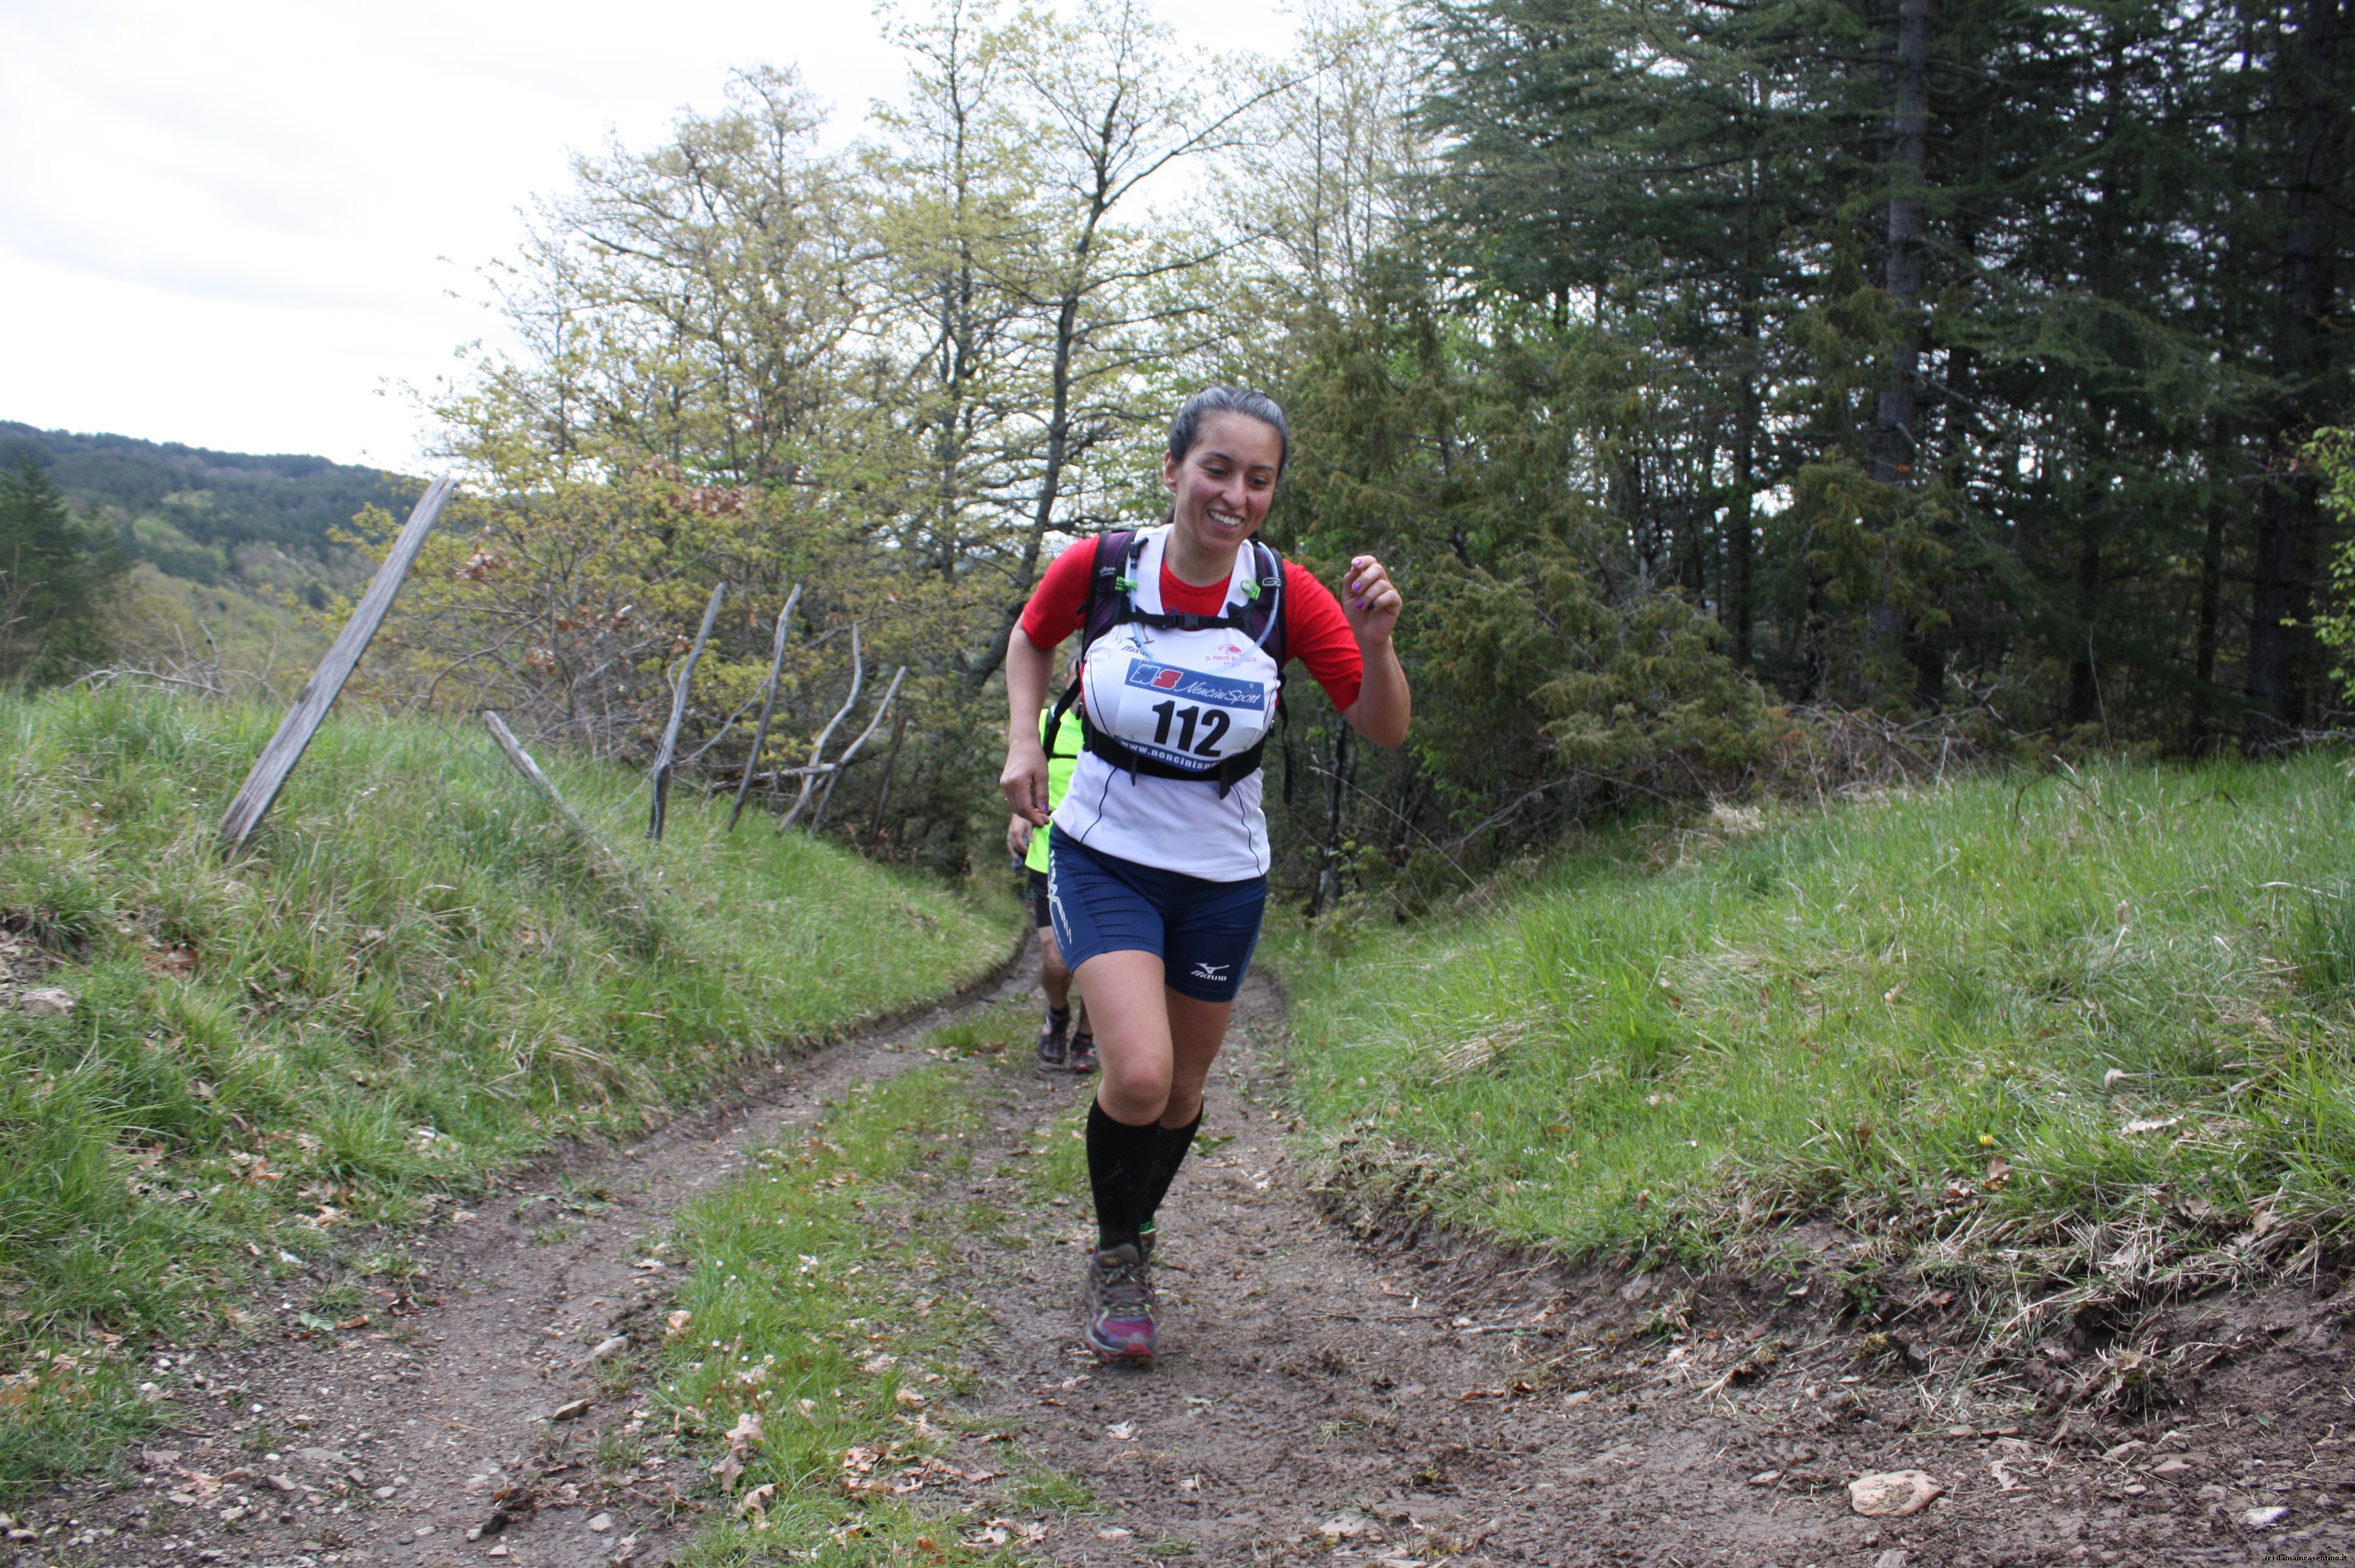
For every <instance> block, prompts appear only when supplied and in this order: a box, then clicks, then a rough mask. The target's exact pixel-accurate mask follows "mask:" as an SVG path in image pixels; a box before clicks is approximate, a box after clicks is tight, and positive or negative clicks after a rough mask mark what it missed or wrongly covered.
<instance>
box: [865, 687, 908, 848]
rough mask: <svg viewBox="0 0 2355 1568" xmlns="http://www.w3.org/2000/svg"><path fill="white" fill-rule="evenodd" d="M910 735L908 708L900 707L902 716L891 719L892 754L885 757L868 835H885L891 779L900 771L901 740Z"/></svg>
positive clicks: (877, 837) (877, 836) (876, 836)
mask: <svg viewBox="0 0 2355 1568" xmlns="http://www.w3.org/2000/svg"><path fill="white" fill-rule="evenodd" d="M907 736H908V710H907V709H904V708H902V709H900V717H898V718H897V719H894V720H891V754H890V756H887V757H885V758H884V759H883V787H882V788H881V789H879V790H878V791H877V792H876V795H875V820H874V821H873V822H870V823H868V825H867V837H868V838H869V839H870V840H872V839H879V838H881V837H883V813H884V811H885V809H886V808H887V807H889V806H890V804H891V780H892V777H893V775H895V774H897V773H899V771H900V741H904V740H906V739H907Z"/></svg>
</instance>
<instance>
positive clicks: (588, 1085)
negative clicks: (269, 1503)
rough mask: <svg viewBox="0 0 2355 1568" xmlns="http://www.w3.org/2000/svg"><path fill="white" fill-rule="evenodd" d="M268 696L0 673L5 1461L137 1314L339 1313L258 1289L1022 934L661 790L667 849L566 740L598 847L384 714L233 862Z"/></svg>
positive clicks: (97, 1413)
mask: <svg viewBox="0 0 2355 1568" xmlns="http://www.w3.org/2000/svg"><path fill="white" fill-rule="evenodd" d="M275 718H276V715H275V714H274V713H272V712H266V711H263V710H261V709H250V708H241V707H236V706H231V705H227V704H207V703H197V702H191V701H186V700H178V699H170V698H163V697H156V696H153V695H142V694H136V693H132V692H128V691H123V690H115V691H107V692H98V693H92V692H90V691H86V690H74V691H66V692H53V693H49V694H47V695H45V696H41V697H38V698H33V699H20V698H13V697H5V698H0V754H5V758H6V763H5V774H0V1142H5V1147H6V1148H7V1149H8V1150H9V1152H10V1157H9V1158H8V1159H7V1160H6V1161H5V1162H0V1349H5V1353H6V1356H7V1359H8V1361H9V1365H10V1375H8V1376H7V1377H5V1379H0V1481H7V1482H12V1483H13V1482H17V1481H21V1480H23V1479H24V1478H25V1477H30V1476H36V1475H41V1474H53V1473H57V1472H59V1471H60V1470H65V1469H71V1468H75V1467H79V1466H80V1465H82V1464H84V1463H87V1462H89V1461H91V1460H92V1459H94V1458H96V1457H97V1456H100V1455H101V1454H103V1453H104V1452H106V1451H107V1450H108V1448H109V1447H110V1446H111V1445H112V1444H114V1443H116V1442H118V1441H119V1440H120V1438H121V1436H122V1435H123V1434H124V1433H125V1432H126V1431H129V1430H135V1429H136V1427H137V1425H138V1424H139V1422H140V1420H141V1417H142V1411H143V1407H144V1401H143V1399H142V1397H141V1394H140V1391H139V1390H138V1388H137V1386H136V1385H137V1383H138V1381H139V1374H138V1372H137V1371H136V1362H135V1361H133V1360H131V1359H130V1357H131V1355H132V1354H133V1353H134V1352H135V1351H136V1350H137V1349H138V1348H139V1346H140V1345H141V1344H142V1343H143V1342H144V1341H145V1340H146V1339H148V1338H149V1337H151V1336H154V1335H157V1334H164V1333H173V1334H181V1335H188V1334H201V1333H202V1332H203V1328H202V1325H203V1324H204V1323H205V1322H207V1321H209V1322H211V1323H213V1324H214V1326H215V1328H217V1329H218V1330H220V1331H225V1332H229V1333H233V1334H234V1333H243V1334H268V1335H276V1334H278V1333H280V1332H294V1333H298V1334H299V1333H301V1332H304V1330H305V1329H306V1328H325V1327H332V1325H325V1324H317V1325H314V1324H307V1323H305V1322H303V1321H300V1320H298V1319H296V1318H294V1317H289V1318H288V1320H287V1321H285V1322H272V1321H265V1320H260V1319H258V1318H257V1317H256V1316H254V1315H253V1314H250V1313H249V1312H248V1311H247V1309H246V1307H247V1305H250V1303H244V1293H245V1292H246V1291H247V1289H248V1288H249V1287H250V1285H253V1284H255V1283H257V1282H258V1281H261V1280H267V1279H272V1278H277V1277H282V1276H290V1275H295V1274H297V1273H298V1272H301V1271H303V1270H304V1269H306V1268H315V1267H316V1266H317V1264H319V1262H320V1260H322V1259H326V1258H333V1259H336V1260H338V1262H339V1264H341V1265H343V1266H346V1267H349V1268H352V1269H354V1270H356V1271H357V1273H358V1274H359V1275H361V1276H362V1277H363V1278H364V1279H367V1280H369V1281H371V1282H373V1284H374V1285H375V1286H377V1287H378V1293H379V1294H384V1295H394V1294H397V1293H398V1292H399V1291H400V1290H401V1289H402V1288H404V1287H405V1281H406V1280H407V1278H408V1277H409V1275H410V1273H411V1272H412V1269H411V1266H410V1264H408V1262H407V1256H406V1253H404V1251H403V1250H402V1247H401V1246H400V1242H399V1238H400V1235H401V1233H402V1232H405V1231H406V1230H408V1229H409V1228H411V1227H414V1226H416V1225H418V1224H420V1223H421V1222H423V1221H428V1220H430V1219H432V1218H433V1217H435V1216H436V1215H437V1214H438V1213H442V1212H444V1211H446V1210H447V1209H448V1208H450V1207H454V1205H455V1204H456V1202H457V1200H458V1199H459V1198H460V1197H461V1196H463V1195H464V1194H465V1193H467V1192H468V1191H470V1190H473V1189H476V1188H478V1187H479V1186H480V1184H481V1182H482V1180H483V1179H484V1177H485V1174H486V1173H488V1172H490V1171H492V1170H494V1169H496V1168H500V1167H502V1166H506V1165H511V1164H512V1163H514V1162H515V1161H517V1159H519V1158H521V1157H525V1156H526V1155H527V1154H528V1153H530V1152H531V1151H533V1150H536V1149H538V1148H542V1147H546V1146H548V1145H549V1143H550V1142H551V1140H554V1139H558V1138H560V1137H565V1136H606V1135H616V1136H619V1135H629V1134H635V1133H638V1132H642V1131H643V1130H644V1128H645V1126H646V1125H651V1123H652V1122H653V1121H654V1120H655V1119H657V1118H659V1117H660V1116H661V1115H664V1114H665V1113H666V1112H667V1111H669V1110H671V1109H674V1108H677V1107H679V1106H682V1105H684V1104H688V1103H689V1102H691V1101H692V1100H693V1099H694V1098H695V1097H696V1096H697V1095H698V1094H699V1093H708V1092H709V1091H710V1090H712V1089H713V1088H714V1087H715V1086H716V1085H717V1084H719V1083H720V1082H722V1081H723V1080H724V1078H725V1077H726V1075H727V1074H729V1073H730V1072H734V1071H737V1070H738V1069H740V1068H741V1066H742V1065H743V1064H744V1063H745V1062H746V1061H748V1060H750V1059H751V1058H753V1057H754V1056H756V1055H758V1056H760V1057H766V1056H769V1055H772V1054H774V1053H775V1052H777V1051H781V1050H790V1049H792V1048H794V1046H795V1045H797V1044H805V1043H810V1042H815V1041H816V1040H821V1039H824V1038H826V1037H829V1036H832V1035H835V1034H837V1033H839V1032H841V1031H843V1030H845V1029H848V1028H851V1027H854V1026H856V1025H857V1024H858V1022H859V1021H861V1020H862V1019H870V1018H874V1017H876V1016H879V1015H882V1014H888V1013H890V1012H893V1011H896V1010H899V1009H902V1008H907V1007H909V1006H911V1005H913V1004H915V1003H918V1002H920V1001H922V1000H926V999H929V998H931V997H935V996H937V995H939V994H941V993H942V992H943V990H947V989H954V987H956V986H957V985H959V984H961V983H964V982H967V981H970V980H972V979H974V978H975V977H977V976H980V975H982V974H984V973H986V972H987V971H988V970H989V968H990V967H991V966H992V965H994V964H996V963H997V962H999V961H1001V960H1002V959H1003V958H1004V957H1005V955H1006V953H1007V948H1008V946H1009V944H1010V943H1011V941H1012V939H1013V937H1014V934H1015V920H1014V917H1013V911H1012V909H1011V906H1010V905H1007V906H1004V907H1000V906H999V905H998V904H996V902H994V901H989V900H987V899H985V898H979V897H969V896H965V895H964V894H961V893H959V892H958V891H954V890H951V889H946V888H943V887H942V886H940V885H938V884H928V883H925V882H922V881H920V880H915V879H912V878H909V877H905V876H902V875H899V874H895V873H891V872H890V871H887V870H884V869H879V868H876V867H873V866H870V865H868V864H867V863H865V862H863V861H861V860H860V859H858V858H857V857H856V856H854V855H852V854H849V853H848V852H847V851H844V850H842V849H839V848H835V847H832V846H828V845H824V844H818V843H813V842H811V841H810V840H808V839H807V838H805V837H800V836H796V835H780V834H778V833H777V832H776V831H775V830H774V829H773V827H771V826H770V825H769V824H768V823H767V822H766V821H765V820H763V819H761V818H755V819H753V820H752V821H751V823H749V824H747V825H746V826H745V827H743V828H742V829H741V831H739V832H738V833H736V834H734V835H733V836H730V835H729V834H727V833H726V832H725V830H724V825H725V816H726V813H725V808H724V804H723V805H722V806H721V807H720V808H719V809H717V810H712V809H707V808H706V806H705V805H704V804H703V803H700V802H697V801H693V800H688V799H674V801H673V803H672V806H671V811H670V816H669V823H668V827H667V828H666V839H665V842H664V843H663V844H661V845H659V846H655V845H650V844H648V843H647V842H646V841H645V839H644V838H643V837H642V836H641V832H640V824H641V823H642V821H643V813H644V810H645V803H644V799H643V795H642V789H641V781H639V780H637V779H636V778H635V777H634V775H632V774H630V773H625V772H623V771H621V770H618V769H613V768H609V767H605V766H602V765H591V764H574V763H568V762H567V761H566V760H565V759H563V758H562V757H560V756H550V757H548V758H546V759H544V762H545V763H546V765H547V766H548V769H549V773H551V774H552V775H553V776H554V778H555V779H556V781H557V782H558V784H559V787H560V788H561V789H562V790H563V792H564V793H565V795H566V796H567V798H568V800H569V801H570V804H571V805H573V806H574V808H575V809H576V810H577V811H578V813H579V814H580V815H581V816H582V817H583V818H585V819H586V821H587V822H588V823H589V824H590V825H591V832H592V834H593V835H594V836H595V837H584V836H583V835H582V834H581V833H579V832H577V831H575V830H574V829H573V828H572V827H569V826H568V825H567V824H566V823H565V822H564V821H562V820H561V819H560V818H559V816H557V815H556V814H555V813H553V812H552V811H550V810H549V807H548V806H547V805H546V804H545V803H544V802H543V801H542V800H541V799H540V797H539V796H538V795H535V794H534V793H533V792H532V791H531V790H530V789H529V788H528V787H527V786H526V785H525V784H523V782H522V781H521V779H520V778H519V777H517V775H516V774H515V773H513V772H512V771H511V770H510V769H509V768H508V767H507V764H506V763H505V762H504V761H503V760H502V759H501V758H500V757H499V755H498V753H497V752H496V750H495V749H494V748H493V747H492V745H491V743H490V741H489V740H488V739H487V737H485V736H483V735H481V734H480V732H479V731H472V732H470V731H464V730H457V729H452V728H445V727H442V726H438V725H428V724H418V723H412V722H403V721H396V720H388V719H382V718H376V717H370V716H368V715H366V714H352V713H344V714H339V715H338V716H337V717H336V718H335V719H334V720H332V721H331V722H330V723H329V724H328V726H327V727H326V728H325V730H324V731H322V732H321V734H320V735H319V736H318V738H317V739H316V740H315V741H314V742H313V744H312V746H311V748H310V751H309V752H308V754H307V755H306V756H305V757H304V762H303V764H302V766H301V768H300V769H299V770H298V771H297V772H296V773H295V774H294V777H293V781H292V783H291V784H289V785H288V787H287V789H286V792H285V794H284V795H282V797H281V798H280V800H279V802H278V804H277V805H276V806H275V807H274V809H273V811H272V816H271V817H270V818H269V820H268V821H267V822H266V824H265V825H264V827H263V829H262V830H261V833H260V834H259V835H258V836H257V838H256V840H255V841H254V844H253V847H252V848H251V850H250V853H249V854H248V855H247V856H245V857H244V858H243V859H240V860H238V861H236V862H234V863H232V864H224V863H223V861H222V860H221V858H220V856H219V854H218V848H217V846H216V840H215V838H214V831H215V826H216V823H217V820H218V813H219V810H220V806H221V804H222V803H223V802H224V801H226V800H227V799H228V798H229V795H230V793H231V792H232V791H233V790H234V789H235V788H236V786H237V784H238V782H239V780H240V779H241V778H242V777H243V775H244V772H245V770H246V768H247V767H248V765H249V764H250V762H251V760H252V758H253V756H254V755H255V754H256V753H257V752H259V751H260V749H261V745H262V744H263V742H264V741H266V740H267V739H268V738H269V735H270V732H271V727H272V724H273V723H274V722H275ZM347 1305H348V1306H349V1307H350V1308H351V1310H352V1311H353V1312H354V1313H355V1314H357V1313H360V1312H363V1311H365V1310H366V1309H367V1298H366V1296H364V1295H360V1294H356V1295H355V1297H354V1299H353V1300H352V1301H351V1302H350V1303H348V1304H347ZM288 1310H289V1312H290V1313H291V1312H292V1310H293V1309H292V1308H291V1307H290V1308H288ZM314 1315H315V1314H314Z"/></svg>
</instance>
